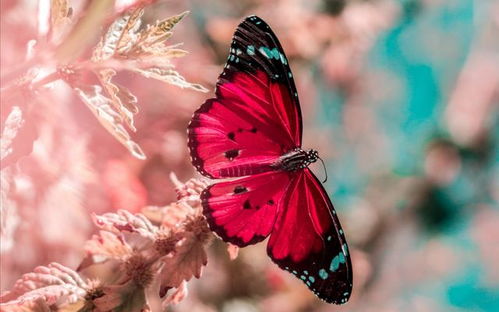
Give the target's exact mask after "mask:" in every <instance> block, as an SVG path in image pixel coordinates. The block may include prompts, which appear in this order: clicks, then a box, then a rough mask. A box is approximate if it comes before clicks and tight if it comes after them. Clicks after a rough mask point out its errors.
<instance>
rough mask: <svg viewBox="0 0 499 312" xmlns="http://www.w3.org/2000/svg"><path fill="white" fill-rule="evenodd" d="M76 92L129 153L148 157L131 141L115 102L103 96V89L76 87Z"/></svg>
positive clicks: (95, 86) (139, 156)
mask: <svg viewBox="0 0 499 312" xmlns="http://www.w3.org/2000/svg"><path fill="white" fill-rule="evenodd" d="M74 90H75V91H76V93H77V94H78V96H79V97H80V99H81V100H82V101H83V102H84V103H85V104H86V105H87V107H88V108H89V109H90V111H91V112H92V113H93V114H94V115H95V117H97V120H98V121H99V122H100V123H101V125H103V126H104V128H106V130H107V131H108V132H109V133H111V134H112V135H113V136H114V137H115V138H116V139H117V140H118V141H119V142H120V143H121V144H123V145H124V146H125V147H126V148H127V149H128V150H129V152H130V153H131V154H132V155H133V156H134V157H136V158H138V159H145V158H146V156H145V154H144V152H143V151H142V149H141V148H140V146H139V145H138V144H137V143H135V142H134V141H132V140H131V138H130V135H129V134H128V132H127V131H126V129H125V128H124V127H123V125H122V124H121V122H122V121H123V119H122V117H121V115H120V114H119V113H118V112H116V111H115V110H114V109H113V101H112V100H111V99H109V98H108V97H106V96H104V95H103V94H102V87H100V86H97V85H92V86H81V87H75V88H74Z"/></svg>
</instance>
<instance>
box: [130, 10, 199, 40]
mask: <svg viewBox="0 0 499 312" xmlns="http://www.w3.org/2000/svg"><path fill="white" fill-rule="evenodd" d="M187 14H189V12H188V11H186V12H183V13H180V14H179V15H174V16H172V17H169V18H167V19H164V20H161V21H157V22H156V24H154V25H152V26H151V25H148V26H147V28H146V29H145V30H143V31H142V32H141V33H140V42H141V45H142V46H146V47H149V46H152V45H154V44H156V43H158V42H163V41H165V40H167V39H168V38H170V37H171V35H172V32H171V30H172V29H173V27H175V25H177V24H178V22H180V21H181V20H182V19H183V18H184V17H185V16H186V15H187Z"/></svg>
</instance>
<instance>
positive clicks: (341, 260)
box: [329, 252, 345, 272]
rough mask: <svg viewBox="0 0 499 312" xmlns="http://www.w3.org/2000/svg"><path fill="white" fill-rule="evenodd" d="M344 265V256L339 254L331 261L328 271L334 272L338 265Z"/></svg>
mask: <svg viewBox="0 0 499 312" xmlns="http://www.w3.org/2000/svg"><path fill="white" fill-rule="evenodd" d="M342 263H345V255H343V253H341V252H340V253H339V254H338V255H337V256H336V257H334V258H333V260H331V265H330V266H329V271H331V272H335V271H336V270H338V269H339V267H340V264H342Z"/></svg>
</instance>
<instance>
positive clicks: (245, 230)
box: [201, 172, 291, 247]
mask: <svg viewBox="0 0 499 312" xmlns="http://www.w3.org/2000/svg"><path fill="white" fill-rule="evenodd" d="M290 183H291V175H290V174H289V173H287V172H267V173H262V174H258V175H255V176H250V177H244V178H240V179H237V180H233V181H227V182H220V183H215V184H212V185H210V186H209V187H207V188H206V189H205V190H204V191H203V192H202V193H201V202H202V205H203V213H204V215H205V216H206V219H207V221H208V224H209V226H210V228H211V230H212V231H214V232H215V233H217V234H218V235H219V236H220V237H221V238H222V239H223V240H224V241H226V242H230V243H232V244H235V245H237V246H239V247H244V246H247V245H250V244H254V243H257V242H260V241H262V240H264V239H265V238H266V237H267V236H268V235H269V234H270V232H271V230H272V228H273V226H274V222H275V219H276V216H277V213H278V211H279V207H280V204H281V202H282V198H283V196H284V194H285V193H286V190H287V188H288V186H289V185H290Z"/></svg>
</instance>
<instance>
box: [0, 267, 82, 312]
mask: <svg viewBox="0 0 499 312" xmlns="http://www.w3.org/2000/svg"><path fill="white" fill-rule="evenodd" d="M87 287H88V286H87V284H86V283H85V282H84V281H83V280H82V279H81V277H80V276H79V275H78V273H76V272H75V271H73V270H72V269H69V268H67V267H65V266H63V265H61V264H58V263H51V264H49V265H48V266H39V267H37V268H35V269H34V270H33V272H32V273H27V274H24V275H23V276H22V277H21V278H20V279H19V280H18V281H17V282H16V283H15V284H14V287H13V288H12V290H11V291H8V292H5V293H3V294H2V296H1V297H0V302H2V303H1V304H0V307H3V306H15V305H20V306H21V305H25V304H28V305H31V304H35V303H36V302H37V301H39V300H41V301H43V302H45V303H46V304H47V305H56V306H59V305H64V304H68V303H75V302H77V301H78V300H83V299H84V297H85V295H86V294H87V290H86V289H87Z"/></svg>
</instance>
